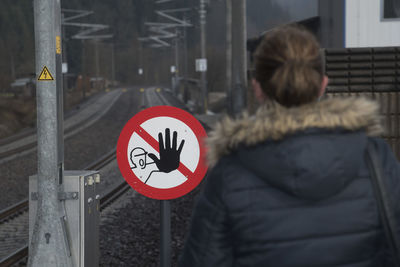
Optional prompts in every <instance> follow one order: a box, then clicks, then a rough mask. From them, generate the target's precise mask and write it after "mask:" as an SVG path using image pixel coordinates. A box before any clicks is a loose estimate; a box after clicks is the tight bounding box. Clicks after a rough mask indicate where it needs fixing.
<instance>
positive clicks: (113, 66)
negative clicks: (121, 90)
mask: <svg viewBox="0 0 400 267" xmlns="http://www.w3.org/2000/svg"><path fill="white" fill-rule="evenodd" d="M111 77H112V78H111V79H112V86H113V87H114V82H115V46H114V43H112V44H111Z"/></svg>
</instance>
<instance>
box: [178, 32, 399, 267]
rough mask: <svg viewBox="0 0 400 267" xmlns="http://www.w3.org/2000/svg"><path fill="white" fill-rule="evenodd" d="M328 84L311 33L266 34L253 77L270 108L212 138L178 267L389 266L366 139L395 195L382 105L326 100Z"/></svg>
mask: <svg viewBox="0 0 400 267" xmlns="http://www.w3.org/2000/svg"><path fill="white" fill-rule="evenodd" d="M327 83H328V78H327V77H326V76H324V74H323V70H322V60H321V56H320V53H319V46H318V43H317V41H316V40H315V38H314V37H313V36H312V34H311V33H309V32H308V31H306V30H304V29H302V28H298V27H294V26H286V27H282V28H278V29H275V30H273V31H270V32H268V33H267V34H266V36H265V38H264V40H263V42H262V43H261V44H260V46H259V48H258V50H257V51H256V54H255V79H254V80H253V87H254V90H255V92H256V95H257V97H258V98H259V99H260V100H261V101H262V102H263V105H262V106H261V107H260V108H259V110H258V111H257V113H256V115H255V116H253V117H248V116H244V117H243V118H242V119H238V120H230V119H226V120H225V121H223V122H222V123H221V124H220V125H219V126H217V127H216V129H215V131H214V133H213V134H212V135H211V137H210V140H209V146H210V148H209V156H210V158H209V159H210V163H211V165H215V166H214V168H213V169H212V171H211V173H210V174H209V177H208V180H207V184H206V186H205V190H204V192H203V193H202V195H201V196H200V198H199V201H198V204H197V206H196V209H195V211H194V215H193V218H192V227H191V231H190V235H189V238H188V240H187V243H186V246H185V249H184V251H183V255H182V257H181V259H180V266H183V267H195V266H207V267H208V266H218V267H222V266H277V267H281V266H357V267H361V266H388V265H385V264H386V263H385V262H386V261H387V258H388V257H389V256H387V254H388V253H389V252H387V251H386V250H385V249H384V247H385V246H384V242H385V241H384V240H385V237H384V232H383V230H382V226H381V223H380V219H379V214H378V211H377V205H376V200H375V197H374V193H373V189H372V186H371V180H370V175H369V171H368V168H367V165H366V162H365V160H364V158H365V151H366V146H367V143H368V142H372V143H373V144H374V145H375V147H376V149H377V151H378V153H379V157H380V159H381V160H382V164H383V169H384V176H385V178H386V179H387V183H388V185H389V188H390V189H392V190H393V191H392V193H393V194H392V195H393V196H399V195H400V181H399V179H400V166H399V164H398V162H397V160H396V159H395V157H394V155H393V154H392V152H391V150H390V148H389V146H388V145H387V144H386V143H385V142H384V141H383V140H382V139H380V138H378V137H377V136H379V135H380V134H381V133H382V127H381V125H380V119H379V115H378V106H377V104H376V103H374V102H372V101H370V100H367V99H363V98H346V99H344V98H340V99H326V100H321V101H318V100H319V98H320V97H321V95H322V94H323V93H324V90H325V87H326V86H327ZM397 206H398V205H397ZM397 206H396V208H397V210H398V207H397Z"/></svg>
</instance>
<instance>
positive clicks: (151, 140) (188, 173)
mask: <svg viewBox="0 0 400 267" xmlns="http://www.w3.org/2000/svg"><path fill="white" fill-rule="evenodd" d="M135 132H136V133H137V134H138V135H139V136H140V137H141V138H143V140H144V141H146V143H148V144H149V145H150V146H151V147H152V148H154V149H155V150H156V151H157V152H158V153H160V149H159V144H158V141H157V140H156V139H154V138H153V136H151V135H150V134H149V133H148V132H146V130H145V129H143V128H142V127H141V126H140V125H139V126H137V127H136V131H135ZM178 171H180V172H181V173H182V174H183V175H184V176H185V177H186V178H188V179H189V177H191V176H192V175H193V172H192V171H191V170H189V169H188V168H187V167H186V166H185V165H184V164H183V163H182V162H179V167H178Z"/></svg>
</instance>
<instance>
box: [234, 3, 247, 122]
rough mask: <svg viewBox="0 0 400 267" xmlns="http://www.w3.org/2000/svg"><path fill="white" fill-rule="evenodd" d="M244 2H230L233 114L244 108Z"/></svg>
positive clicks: (245, 88)
mask: <svg viewBox="0 0 400 267" xmlns="http://www.w3.org/2000/svg"><path fill="white" fill-rule="evenodd" d="M246 38H247V29H246V1H245V0H232V76H231V79H232V80H231V86H232V89H231V90H232V93H233V96H232V97H233V99H232V100H233V106H232V107H233V113H234V114H239V113H240V112H242V110H243V109H244V108H246V101H247V100H246V98H247V97H246V96H247V51H246Z"/></svg>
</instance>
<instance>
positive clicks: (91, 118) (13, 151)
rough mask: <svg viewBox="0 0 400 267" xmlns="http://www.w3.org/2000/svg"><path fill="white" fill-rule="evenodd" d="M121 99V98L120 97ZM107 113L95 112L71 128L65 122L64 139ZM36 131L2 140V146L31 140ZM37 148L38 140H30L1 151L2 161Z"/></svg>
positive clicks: (0, 142)
mask: <svg viewBox="0 0 400 267" xmlns="http://www.w3.org/2000/svg"><path fill="white" fill-rule="evenodd" d="M118 97H119V96H118ZM118 97H116V98H113V99H111V103H114V102H115V101H116V100H117V99H118ZM111 106H112V105H110V106H108V107H107V108H106V109H105V110H104V111H107V110H108V109H109V108H111ZM104 114H105V112H103V113H101V114H99V112H94V113H93V114H90V116H88V117H87V118H85V119H84V120H82V121H80V122H79V123H77V124H73V125H71V126H69V127H66V126H67V123H66V120H64V124H65V127H66V128H64V138H65V139H66V138H68V137H70V136H71V135H73V134H75V133H76V132H78V131H79V130H80V129H81V128H82V126H83V125H86V126H87V125H90V124H91V123H93V122H95V121H97V120H98V119H99V118H101V117H102V116H103V115H104ZM72 115H76V114H75V113H72V114H71V115H69V116H67V117H66V119H67V118H69V117H72ZM35 134H36V131H35V130H27V131H24V132H22V133H21V134H17V135H15V136H10V137H7V138H5V139H1V140H0V146H3V145H7V144H10V143H13V142H19V141H23V140H24V139H25V138H29V137H30V136H35ZM36 147H37V141H36V140H30V141H28V142H25V144H21V145H18V146H16V147H15V148H11V149H8V150H5V151H0V160H3V159H6V158H8V157H10V156H13V155H16V154H19V153H22V152H25V151H30V150H32V149H35V148H36Z"/></svg>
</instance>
